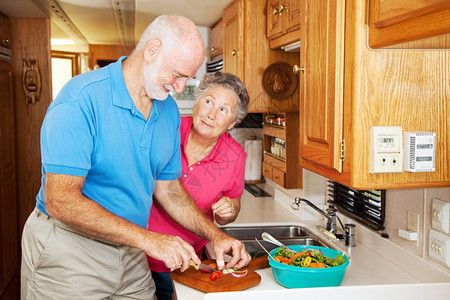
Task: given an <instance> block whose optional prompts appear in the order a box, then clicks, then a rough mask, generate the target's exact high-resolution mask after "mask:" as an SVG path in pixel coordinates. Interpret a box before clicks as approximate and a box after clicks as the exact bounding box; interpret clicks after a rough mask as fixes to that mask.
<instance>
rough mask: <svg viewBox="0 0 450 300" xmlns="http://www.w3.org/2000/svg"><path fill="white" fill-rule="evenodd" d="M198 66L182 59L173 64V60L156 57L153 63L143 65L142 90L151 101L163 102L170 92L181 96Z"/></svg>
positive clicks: (160, 56)
mask: <svg viewBox="0 0 450 300" xmlns="http://www.w3.org/2000/svg"><path fill="white" fill-rule="evenodd" d="M199 67H200V65H196V64H193V63H192V61H189V60H186V59H182V60H178V61H177V62H176V63H174V59H173V58H170V59H164V56H162V55H158V57H157V58H156V59H155V60H154V61H153V62H146V63H145V65H144V88H145V92H146V94H147V96H148V97H149V98H151V99H157V100H165V99H166V98H167V96H168V95H169V93H170V92H172V91H175V92H177V93H179V94H181V93H182V92H183V91H184V87H185V86H186V82H187V80H188V79H189V78H191V77H194V76H195V73H196V72H197V70H198V68H199Z"/></svg>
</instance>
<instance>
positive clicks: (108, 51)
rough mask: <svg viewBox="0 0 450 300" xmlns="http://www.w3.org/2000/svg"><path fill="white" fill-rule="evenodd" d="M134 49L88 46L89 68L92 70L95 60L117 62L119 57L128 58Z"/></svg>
mask: <svg viewBox="0 0 450 300" xmlns="http://www.w3.org/2000/svg"><path fill="white" fill-rule="evenodd" d="M133 49H134V47H126V46H118V45H89V68H90V69H91V70H93V69H94V66H95V65H96V64H97V60H114V61H115V60H117V59H119V58H120V57H121V56H124V55H126V56H129V55H130V54H131V52H132V51H133Z"/></svg>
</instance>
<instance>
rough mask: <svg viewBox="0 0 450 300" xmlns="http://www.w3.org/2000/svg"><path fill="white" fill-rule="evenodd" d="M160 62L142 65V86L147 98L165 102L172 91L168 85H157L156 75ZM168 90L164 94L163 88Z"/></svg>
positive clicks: (159, 68)
mask: <svg viewBox="0 0 450 300" xmlns="http://www.w3.org/2000/svg"><path fill="white" fill-rule="evenodd" d="M161 65H162V64H161V60H160V59H158V60H156V61H155V62H154V63H153V64H152V65H150V64H148V63H146V64H145V65H144V85H145V92H146V93H147V96H148V97H149V98H151V99H156V100H165V99H167V97H168V96H169V92H171V91H173V90H174V89H173V87H172V86H170V85H164V86H163V85H160V84H159V83H158V73H159V71H160V70H161ZM164 87H165V88H166V89H168V90H169V92H166V91H165V90H163V88H164Z"/></svg>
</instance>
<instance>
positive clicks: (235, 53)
mask: <svg viewBox="0 0 450 300" xmlns="http://www.w3.org/2000/svg"><path fill="white" fill-rule="evenodd" d="M231 55H233V56H236V55H239V51H236V50H234V49H233V51H231Z"/></svg>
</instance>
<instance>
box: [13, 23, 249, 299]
mask: <svg viewBox="0 0 450 300" xmlns="http://www.w3.org/2000/svg"><path fill="white" fill-rule="evenodd" d="M204 51H205V50H204V45H203V42H202V39H201V36H200V34H199V32H198V30H197V28H196V26H195V24H194V23H192V22H191V21H190V20H189V19H186V18H184V17H180V16H160V17H158V18H157V19H155V21H153V22H152V23H151V24H150V25H149V26H148V28H147V29H146V30H145V32H144V33H143V35H142V37H141V39H140V41H139V43H138V45H137V46H136V48H135V50H134V51H133V52H132V53H131V55H130V56H129V57H122V58H120V59H119V60H118V61H117V62H115V63H113V64H110V65H109V66H107V67H104V68H101V69H98V70H95V71H91V72H88V73H85V74H82V75H79V76H76V77H74V78H73V79H72V80H71V81H69V82H68V83H67V84H66V86H65V87H64V88H63V89H62V90H61V92H60V94H59V95H58V96H57V98H56V99H55V100H54V101H53V102H52V103H51V105H50V107H49V108H48V111H47V114H46V116H45V119H44V122H43V125H42V129H41V153H42V174H43V176H42V186H41V189H40V191H39V193H38V195H37V197H36V202H37V204H36V209H35V210H34V211H33V212H32V213H31V215H30V217H29V218H28V220H27V222H26V224H25V227H24V232H23V239H22V274H21V284H22V286H21V296H22V299H77V300H78V299H125V298H126V299H152V298H154V291H155V287H154V284H153V281H152V280H151V273H150V270H149V268H148V265H147V259H146V254H147V255H149V256H151V257H154V258H156V259H159V260H161V261H163V262H164V264H165V265H166V266H167V267H168V268H171V269H174V268H181V270H182V271H184V270H186V269H187V268H188V267H189V262H190V260H193V261H194V262H195V263H199V262H200V260H199V258H198V257H197V255H196V254H195V251H194V249H193V248H192V246H191V245H189V244H188V243H186V242H184V241H183V240H182V239H180V238H179V237H176V236H170V235H165V234H160V233H156V232H152V231H148V230H147V229H146V227H147V222H148V217H149V211H150V208H151V205H152V201H153V200H155V201H158V203H159V204H160V205H161V206H162V207H163V208H164V210H165V211H166V212H167V213H168V214H169V215H170V216H171V217H172V218H174V219H175V220H176V221H177V222H178V223H180V224H181V225H182V226H184V227H185V228H187V229H189V230H191V231H193V232H195V233H196V234H198V235H199V236H202V237H204V238H206V239H208V240H210V241H211V243H212V245H213V248H214V251H215V254H216V257H217V259H218V261H220V260H223V256H224V253H226V252H230V251H231V252H232V255H233V258H232V259H231V260H230V261H229V262H228V264H227V267H232V266H236V267H238V268H240V267H243V266H245V265H246V264H247V263H248V262H249V260H250V256H249V255H248V253H247V252H246V251H245V247H244V246H243V245H242V243H240V242H239V241H237V240H235V239H233V238H231V237H229V236H227V235H225V234H224V233H222V232H221V231H220V230H218V229H217V227H216V226H214V224H213V223H212V222H211V221H210V220H209V219H208V218H206V217H205V216H204V215H203V214H202V213H201V211H200V210H199V209H198V207H197V206H196V205H195V203H194V202H193V201H192V199H191V198H190V196H189V195H188V194H187V193H186V191H185V190H184V189H183V188H182V186H181V184H180V183H179V181H178V178H179V176H180V174H181V162H180V147H179V145H180V136H179V125H180V117H179V113H178V110H177V107H176V104H175V102H174V100H173V99H172V98H171V97H170V96H169V91H170V90H171V89H174V90H175V91H177V92H179V93H180V92H182V91H183V89H184V86H185V84H186V81H187V80H188V79H189V78H190V77H193V76H195V74H196V72H197V70H198V68H199V67H200V65H201V63H202V62H203V59H204ZM152 199H153V200H152Z"/></svg>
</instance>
